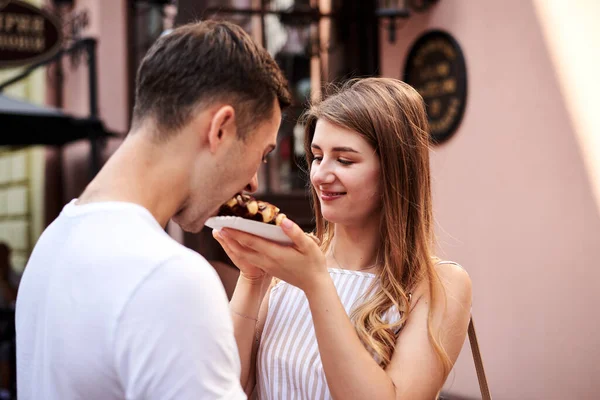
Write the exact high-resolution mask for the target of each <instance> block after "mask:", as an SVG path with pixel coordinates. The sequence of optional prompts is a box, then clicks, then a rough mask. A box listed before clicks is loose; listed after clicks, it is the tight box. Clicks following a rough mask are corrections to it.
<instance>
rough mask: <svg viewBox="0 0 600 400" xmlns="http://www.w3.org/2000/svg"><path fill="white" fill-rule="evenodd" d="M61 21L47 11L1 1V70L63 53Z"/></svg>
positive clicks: (13, 0) (20, 2)
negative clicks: (59, 52) (61, 49)
mask: <svg viewBox="0 0 600 400" xmlns="http://www.w3.org/2000/svg"><path fill="white" fill-rule="evenodd" d="M61 42H62V31H61V28H60V24H59V23H58V21H57V20H56V19H55V18H54V17H53V16H52V15H50V14H49V13H48V12H46V11H44V10H40V9H39V8H37V7H35V6H33V5H31V4H28V3H25V2H24V1H19V0H0V68H4V67H15V66H20V65H25V64H30V63H33V62H36V61H40V60H43V59H45V58H49V57H52V56H53V55H54V54H56V53H57V52H58V50H60V47H61Z"/></svg>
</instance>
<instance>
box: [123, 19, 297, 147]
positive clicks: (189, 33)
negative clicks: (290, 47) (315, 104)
mask: <svg viewBox="0 0 600 400" xmlns="http://www.w3.org/2000/svg"><path fill="white" fill-rule="evenodd" d="M276 99H277V101H278V103H279V105H280V107H281V108H282V109H284V108H285V107H287V106H288V105H289V104H290V101H291V96H290V93H289V91H288V87H287V81H286V79H285V77H284V75H283V73H282V72H281V70H280V69H279V67H278V66H277V63H276V62H275V61H274V60H273V58H272V57H271V56H270V55H269V53H268V52H267V51H266V50H265V49H264V48H262V47H260V46H258V45H257V44H256V43H255V42H254V41H253V40H252V38H251V37H250V36H249V35H248V34H247V33H246V32H245V31H244V30H243V29H242V28H241V27H239V26H238V25H235V24H232V23H230V22H225V21H212V20H208V21H202V22H195V23H191V24H187V25H183V26H181V27H179V28H177V29H175V30H173V31H172V32H171V33H169V34H166V35H164V36H162V37H161V38H159V39H158V40H157V41H156V42H155V43H154V45H153V46H152V47H151V48H150V50H148V53H147V54H146V56H145V57H144V59H143V60H142V62H141V65H140V67H139V69H138V73H137V79H136V92H135V107H134V110H133V127H134V128H136V127H137V126H139V125H140V124H141V122H142V121H143V120H144V119H146V118H148V117H151V118H152V120H153V123H154V124H155V125H156V128H157V131H158V133H159V134H160V136H161V138H166V137H168V136H169V135H170V134H172V133H174V132H177V131H178V130H179V129H181V128H182V127H183V126H185V125H186V124H187V123H189V121H190V119H191V118H192V116H193V113H194V112H195V111H196V110H197V109H198V107H201V106H203V105H208V104H211V103H213V102H219V101H223V102H228V103H229V104H231V105H232V106H233V107H234V109H235V111H236V121H237V128H238V134H239V136H240V137H241V138H243V139H244V138H245V137H246V135H247V132H248V131H249V130H251V129H252V128H255V127H256V126H257V125H259V124H260V123H262V122H264V121H266V120H267V119H268V118H270V117H271V116H272V115H273V104H274V102H275V100H276Z"/></svg>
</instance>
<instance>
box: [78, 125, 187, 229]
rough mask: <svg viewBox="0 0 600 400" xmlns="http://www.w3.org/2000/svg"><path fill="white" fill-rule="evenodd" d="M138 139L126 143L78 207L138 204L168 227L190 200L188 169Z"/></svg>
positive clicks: (101, 172) (94, 182)
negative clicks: (104, 204) (187, 192)
mask: <svg viewBox="0 0 600 400" xmlns="http://www.w3.org/2000/svg"><path fill="white" fill-rule="evenodd" d="M136 136H137V135H136ZM136 136H130V137H128V138H127V139H126V140H125V141H124V142H123V144H122V145H121V147H119V149H118V150H117V151H116V152H115V153H114V154H113V156H112V157H111V158H110V159H109V160H108V162H107V163H106V165H105V166H104V167H103V168H102V170H101V171H100V172H99V173H98V175H97V176H96V177H95V178H94V179H93V180H92V182H90V184H89V185H88V186H87V188H86V189H85V191H84V192H83V193H82V195H81V196H80V197H79V199H78V202H77V204H87V203H97V202H103V201H123V202H128V203H134V204H138V205H140V206H142V207H144V208H146V209H147V210H148V211H149V212H150V213H151V214H152V215H153V216H154V218H155V219H156V220H157V221H158V223H159V224H160V225H161V226H163V227H166V225H167V223H168V222H169V220H170V219H171V217H172V216H173V215H174V214H175V213H176V212H177V211H179V208H180V207H181V204H182V203H183V201H184V199H185V197H186V194H185V188H186V181H185V179H186V178H185V175H184V173H183V171H185V169H183V168H179V167H178V164H177V161H176V160H174V159H173V158H170V157H169V156H168V153H169V152H168V151H164V149H163V150H161V151H157V149H156V148H155V147H154V146H153V145H151V144H149V143H145V142H144V140H143V139H142V138H139V137H136Z"/></svg>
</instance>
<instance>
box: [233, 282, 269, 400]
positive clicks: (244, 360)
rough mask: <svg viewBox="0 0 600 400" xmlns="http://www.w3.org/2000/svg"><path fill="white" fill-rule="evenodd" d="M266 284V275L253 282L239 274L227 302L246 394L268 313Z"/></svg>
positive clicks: (250, 383)
mask: <svg viewBox="0 0 600 400" xmlns="http://www.w3.org/2000/svg"><path fill="white" fill-rule="evenodd" d="M269 287H270V284H269V282H268V281H267V280H266V279H265V280H263V281H262V282H252V281H249V280H248V279H246V278H244V277H243V276H241V275H240V277H239V278H238V282H237V285H236V287H235V290H234V292H233V296H232V298H231V301H230V303H229V308H230V311H231V318H232V320H233V331H234V334H235V341H236V342H237V346H238V351H239V353H240V361H241V365H242V374H241V378H240V382H241V384H242V387H243V388H244V391H245V392H246V394H247V395H250V393H252V390H253V389H254V385H255V384H256V377H255V371H256V354H257V351H258V344H259V342H260V337H261V333H262V330H263V327H264V324H265V318H266V315H267V309H268V304H269V296H268V295H267V294H266V293H267V290H268V288H269Z"/></svg>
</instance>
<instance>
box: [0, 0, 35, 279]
mask: <svg viewBox="0 0 600 400" xmlns="http://www.w3.org/2000/svg"><path fill="white" fill-rule="evenodd" d="M27 2H28V3H31V4H33V5H35V6H38V7H39V6H41V5H42V0H28V1H27ZM21 71H22V68H10V69H2V70H0V82H4V81H6V80H8V79H10V78H12V77H14V76H16V75H17V74H19V73H20V72H21ZM45 89H46V84H45V69H44V68H40V69H38V70H36V71H35V72H33V73H32V74H31V75H30V76H29V77H27V78H25V79H23V80H22V81H20V82H18V83H16V84H14V85H12V86H10V87H8V88H7V89H6V90H5V91H4V94H6V95H8V96H11V97H14V98H18V99H22V100H25V101H29V102H31V103H35V104H44V97H45ZM13 134H18V132H15V133H13ZM43 160H44V150H43V148H42V147H29V148H23V149H15V148H10V147H2V146H0V242H6V243H7V244H8V245H9V246H10V247H11V249H12V252H11V258H12V259H11V262H12V264H11V265H12V267H13V268H14V269H15V271H16V272H17V273H20V272H21V271H22V270H23V268H24V267H25V263H26V262H27V259H28V257H29V253H30V252H31V250H32V248H33V245H34V244H35V242H36V241H37V239H38V237H39V235H40V234H41V232H42V230H43V228H44V227H45V224H44V222H45V221H44V203H43V188H44V163H43Z"/></svg>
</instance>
